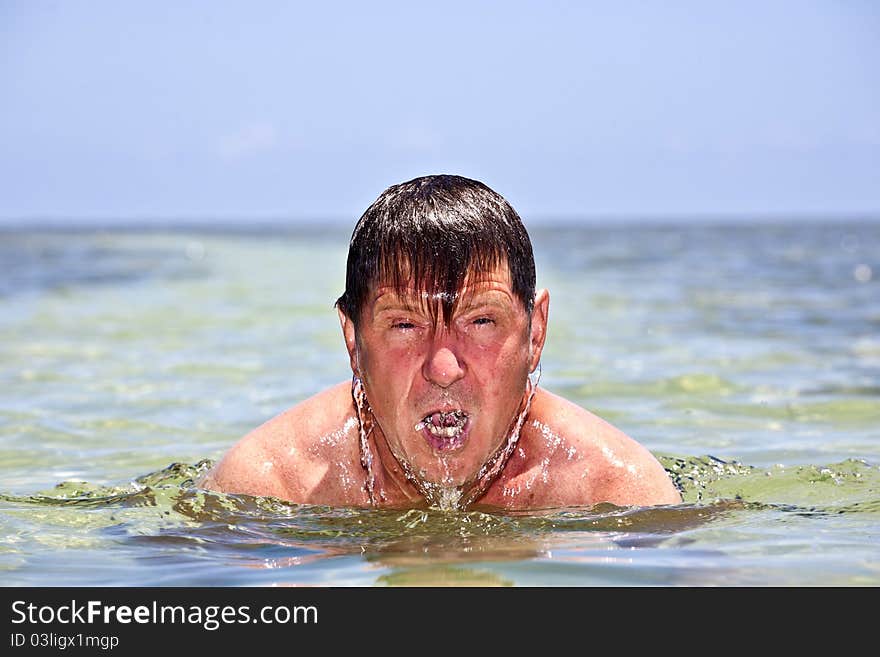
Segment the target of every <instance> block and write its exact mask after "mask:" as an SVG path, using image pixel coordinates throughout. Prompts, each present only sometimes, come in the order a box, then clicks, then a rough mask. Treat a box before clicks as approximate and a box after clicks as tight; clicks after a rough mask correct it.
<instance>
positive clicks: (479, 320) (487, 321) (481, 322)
mask: <svg viewBox="0 0 880 657" xmlns="http://www.w3.org/2000/svg"><path fill="white" fill-rule="evenodd" d="M494 323H495V320H493V319H489V318H488V317H478V318H477V319H475V320H474V324H477V325H484V324H494Z"/></svg>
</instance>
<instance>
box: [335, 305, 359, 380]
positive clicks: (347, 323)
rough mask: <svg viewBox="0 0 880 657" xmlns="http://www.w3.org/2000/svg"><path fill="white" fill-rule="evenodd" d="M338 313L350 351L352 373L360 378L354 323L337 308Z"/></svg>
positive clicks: (347, 347)
mask: <svg viewBox="0 0 880 657" xmlns="http://www.w3.org/2000/svg"><path fill="white" fill-rule="evenodd" d="M336 312H337V313H339V323H340V325H341V326H342V337H343V338H345V348H346V349H347V350H348V361H349V363H350V364H351V371H352V372H353V373H354V374H357V375H358V376H360V368H359V367H358V352H357V336H356V335H355V330H354V322H352V321H351V319H349V317H348V315H346V314H345V313H344V312H342V310H341V309H340V308H337V309H336Z"/></svg>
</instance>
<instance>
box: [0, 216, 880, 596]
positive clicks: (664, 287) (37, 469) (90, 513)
mask: <svg viewBox="0 0 880 657" xmlns="http://www.w3.org/2000/svg"><path fill="white" fill-rule="evenodd" d="M350 228H351V227H350V226H347V227H346V226H341V227H329V228H316V227H300V228H295V227H291V228H280V227H277V226H276V227H265V226H264V227H261V226H256V225H246V224H242V225H241V226H237V227H227V228H224V229H207V228H198V227H191V228H175V229H158V228H155V229H149V230H148V229H139V228H134V227H129V228H126V229H119V228H117V229H109V228H103V229H101V228H94V227H92V228H88V227H82V228H79V229H66V230H62V229H58V228H55V229H49V228H45V229H40V230H38V229H33V228H31V229H28V228H24V227H22V228H17V229H14V228H7V229H4V230H3V231H2V232H0V267H2V272H3V276H2V278H0V584H2V585H4V586H22V585H26V586H68V585H77V586H80V585H85V586H92V585H109V586H123V585H124V586H160V585H165V586H196V585H242V586H268V585H307V584H311V585H330V586H375V585H379V586H383V585H387V586H394V585H404V586H406V585H446V584H449V585H480V586H490V585H501V586H533V585H540V586H544V585H549V586H554V585H561V586H596V585H602V586H605V585H640V586H644V585H660V586H676V585H686V586H703V585H712V586H716V585H720V586H727V585H758V586H760V585H805V586H824V585H844V586H858V585H870V586H876V585H878V584H880V470H878V466H880V223H842V222H833V221H828V222H824V223H823V222H820V221H813V222H800V223H796V222H792V223H768V224H761V223H753V224H737V225H713V224H702V225H675V224H669V225H662V226H661V225H638V224H625V225H586V226H578V227H573V226H568V227H564V226H563V227H551V226H544V225H535V226H530V231H531V234H532V238H533V242H534V247H535V253H536V261H537V268H538V284H539V286H541V287H547V288H549V289H550V293H551V303H550V329H549V335H548V343H547V346H546V348H545V352H544V358H543V376H542V379H541V385H543V386H544V387H546V388H548V389H550V390H552V391H554V392H556V393H558V394H561V395H563V396H566V397H568V398H569V399H572V400H573V401H575V402H577V403H579V404H581V405H583V406H584V407H586V408H589V409H590V410H592V411H593V412H595V413H598V414H599V415H601V416H603V417H605V418H606V419H608V420H609V421H611V422H612V423H614V424H615V425H617V426H619V427H620V428H622V429H623V430H624V431H626V432H627V433H628V434H630V435H631V436H633V437H634V438H636V439H637V440H639V441H640V442H641V443H642V444H644V445H645V446H646V447H648V448H649V449H650V450H651V451H652V452H653V453H654V454H655V455H657V456H658V458H659V459H660V460H661V462H662V463H663V464H664V466H665V467H666V468H667V470H668V471H669V473H670V474H671V475H672V476H673V478H674V479H675V481H676V483H677V484H678V486H679V487H680V489H681V490H682V493H683V497H684V502H683V503H682V504H680V505H677V506H671V507H662V508H652V509H640V508H621V507H615V506H613V505H607V504H605V505H598V506H594V507H583V508H564V509H546V510H542V511H541V512H540V513H530V514H521V513H517V514H499V513H487V512H480V511H467V512H444V511H439V510H412V511H407V512H404V511H399V510H398V511H387V510H357V509H338V508H336V509H334V508H327V507H316V506H302V505H293V504H288V503H284V502H282V501H279V500H274V499H270V498H254V497H249V496H245V495H221V494H217V493H211V492H205V491H201V490H198V489H197V488H195V487H194V486H193V481H194V479H195V477H196V476H197V475H198V473H199V472H201V471H202V470H203V469H204V468H206V467H209V465H210V463H211V462H212V461H214V460H216V459H217V458H219V457H220V456H221V455H222V454H223V453H224V452H225V450H226V449H227V448H228V447H229V446H230V445H231V444H232V443H233V442H235V441H236V440H237V439H238V438H239V437H240V436H241V435H243V434H244V433H246V432H247V431H248V430H250V429H251V428H253V427H254V426H256V425H258V424H260V423H262V422H263V421H265V420H266V419H268V418H269V417H271V416H273V415H275V414H276V413H278V412H280V411H282V410H284V409H286V408H287V407H289V406H291V405H292V404H294V403H296V402H298V401H300V400H302V399H304V398H306V397H308V396H310V395H311V394H313V393H315V392H317V391H318V390H320V389H322V388H324V387H326V386H329V385H331V384H334V383H336V382H338V381H341V380H345V379H347V378H348V377H349V373H348V372H347V362H346V358H345V352H344V349H343V343H342V339H341V335H340V330H339V327H338V323H337V320H336V314H335V311H334V310H333V307H332V305H333V301H334V300H335V298H336V297H337V296H338V294H339V293H340V292H341V290H342V287H343V282H344V266H345V255H346V249H347V243H348V237H349V233H350Z"/></svg>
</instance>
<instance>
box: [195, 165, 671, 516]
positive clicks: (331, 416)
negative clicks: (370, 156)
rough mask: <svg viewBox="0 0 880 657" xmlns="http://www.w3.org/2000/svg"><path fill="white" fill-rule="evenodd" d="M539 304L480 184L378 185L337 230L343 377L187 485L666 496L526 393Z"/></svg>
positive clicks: (609, 498) (487, 499) (349, 501)
mask: <svg viewBox="0 0 880 657" xmlns="http://www.w3.org/2000/svg"><path fill="white" fill-rule="evenodd" d="M549 301H550V297H549V293H548V292H547V290H543V289H542V290H539V291H537V292H536V291H535V265H534V258H533V255H532V246H531V242H530V240H529V236H528V234H527V232H526V230H525V227H524V226H523V224H522V221H521V220H520V218H519V216H518V215H517V213H516V212H515V211H514V209H513V208H512V207H511V206H510V205H509V204H508V203H507V201H505V200H504V199H503V198H502V197H501V196H500V195H498V194H497V193H496V192H494V191H492V190H491V189H489V188H488V187H486V186H485V185H483V184H482V183H480V182H477V181H474V180H469V179H467V178H462V177H459V176H447V175H443V176H426V177H422V178H417V179H415V180H412V181H409V182H406V183H402V184H400V185H394V186H392V187H390V188H389V189H387V190H386V191H385V192H383V193H382V195H381V196H379V198H378V199H377V200H376V201H375V202H374V203H373V204H372V205H371V206H370V207H369V208H368V209H367V211H366V212H365V213H364V214H363V216H362V217H361V219H360V221H359V222H358V224H357V226H356V227H355V229H354V233H353V234H352V238H351V243H350V246H349V252H348V263H347V273H346V287H345V292H344V294H343V295H342V296H341V297H340V298H339V300H338V301H337V303H336V305H337V310H338V313H339V321H340V323H341V325H342V334H343V337H344V339H345V346H346V349H347V350H348V356H349V361H350V364H351V370H352V373H353V377H352V381H351V382H350V383H349V382H345V383H341V384H339V385H337V386H334V387H332V388H330V389H329V390H326V391H324V392H321V393H319V394H317V395H316V396H314V397H312V398H310V399H307V400H305V401H303V402H302V403H300V404H298V405H296V406H294V407H292V408H291V409H289V410H287V411H285V412H283V413H281V414H280V415H278V416H277V417H275V418H273V419H271V420H269V421H268V422H266V423H265V424H263V425H262V426H260V427H258V428H257V429H255V430H254V431H252V432H251V433H249V434H248V435H246V436H245V437H244V438H242V439H241V440H240V441H239V442H238V443H237V444H236V445H235V446H233V447H232V449H231V450H230V451H229V452H228V453H227V454H226V456H225V457H224V458H223V459H222V460H221V461H220V462H219V463H218V464H217V465H216V466H215V467H214V468H213V470H211V471H210V472H208V473H207V475H206V476H205V477H204V478H203V480H202V481H201V482H200V484H201V485H202V486H203V487H205V488H210V489H215V490H221V491H226V492H231V493H248V494H252V495H264V496H275V497H279V498H282V499H286V500H290V501H292V502H297V503H305V504H328V505H352V506H367V505H373V506H382V507H385V506H391V507H395V506H397V507H409V506H424V505H425V504H430V505H432V506H437V507H441V508H466V507H468V506H470V505H475V504H476V505H480V506H487V507H494V508H501V509H510V510H512V509H539V508H550V507H561V506H573V505H589V504H594V503H598V502H611V503H614V504H617V505H655V504H675V503H678V502H680V501H681V498H680V496H679V494H678V491H677V490H676V489H675V487H674V486H673V484H672V482H671V480H670V479H669V477H668V476H667V474H666V472H665V471H664V469H663V468H662V466H661V465H660V464H659V463H658V462H657V461H656V459H654V457H653V456H651V454H650V453H649V452H648V451H647V450H646V449H645V448H644V447H642V446H641V445H639V444H638V443H636V442H635V441H634V440H632V439H631V438H629V437H628V436H626V435H625V434H624V433H622V432H621V431H619V430H618V429H616V428H614V427H612V426H611V425H610V424H608V423H606V422H605V421H603V420H602V419H600V418H599V417H597V416H595V415H593V414H592V413H590V412H589V411H587V410H585V409H583V408H581V407H579V406H577V405H575V404H573V403H572V402H569V401H567V400H565V399H562V398H561V397H558V396H556V395H554V394H552V393H550V392H548V391H546V390H543V389H542V388H538V387H537V385H538V382H537V379H538V375H539V373H540V368H539V362H540V359H541V351H542V349H543V347H544V339H545V337H546V334H547V316H548V307H549Z"/></svg>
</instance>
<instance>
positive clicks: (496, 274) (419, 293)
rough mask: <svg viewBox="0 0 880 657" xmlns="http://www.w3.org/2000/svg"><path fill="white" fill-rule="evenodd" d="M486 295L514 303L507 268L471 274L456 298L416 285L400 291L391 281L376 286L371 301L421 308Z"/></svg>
mask: <svg viewBox="0 0 880 657" xmlns="http://www.w3.org/2000/svg"><path fill="white" fill-rule="evenodd" d="M484 295H487V296H498V295H506V296H508V297H510V298H511V299H512V298H513V297H514V294H513V289H512V284H511V280H510V272H509V271H508V270H507V267H496V268H495V269H493V270H492V271H489V272H483V273H480V274H476V275H470V274H469V275H468V276H466V277H465V279H464V281H463V283H462V285H461V287H460V288H459V289H458V290H456V291H455V292H454V293H452V294H450V293H449V292H448V291H446V290H436V289H425V288H424V287H420V286H418V285H417V284H416V283H415V282H411V283H408V284H406V285H404V286H402V287H398V286H395V285H394V283H393V282H391V281H381V282H380V283H379V284H377V285H375V286H373V288H372V291H371V294H370V295H369V297H370V298H371V299H372V301H373V302H378V301H379V300H380V299H381V300H382V302H383V303H384V302H389V303H390V302H394V301H403V302H410V303H412V302H414V303H417V304H419V303H422V302H424V301H453V300H455V299H464V298H473V297H478V296H479V297H481V296H484ZM450 297H451V298H450Z"/></svg>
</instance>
